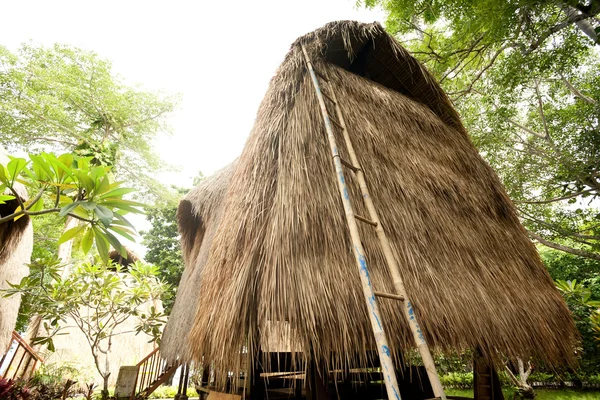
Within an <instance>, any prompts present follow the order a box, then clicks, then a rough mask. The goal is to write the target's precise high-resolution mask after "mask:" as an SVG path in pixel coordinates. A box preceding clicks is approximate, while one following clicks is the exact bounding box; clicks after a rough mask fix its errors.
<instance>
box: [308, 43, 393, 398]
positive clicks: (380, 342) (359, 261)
mask: <svg viewBox="0 0 600 400" xmlns="http://www.w3.org/2000/svg"><path fill="white" fill-rule="evenodd" d="M302 52H303V53H304V58H305V60H306V64H307V66H308V71H309V73H310V76H311V78H312V83H313V85H314V87H315V92H316V94H317V99H318V101H319V106H320V108H321V114H322V116H323V120H324V121H325V129H326V130H327V138H328V139H329V146H330V148H331V154H332V156H333V162H334V165H335V172H336V175H337V178H338V186H339V190H340V195H341V198H342V203H343V204H344V211H345V213H346V221H347V223H348V227H349V229H350V237H351V239H352V245H353V248H354V258H355V259H356V265H357V267H358V269H359V273H360V280H361V283H362V289H363V294H364V296H365V303H366V304H367V308H368V314H369V319H370V320H371V326H372V328H373V333H374V335H375V342H376V343H377V352H378V353H379V359H380V362H381V369H382V372H383V378H384V381H385V387H386V391H387V394H388V399H390V400H392V399H396V400H401V399H400V390H399V388H398V382H397V381H396V372H395V369H394V363H393V362H392V358H391V354H390V348H389V344H388V340H387V336H386V334H385V331H384V330H383V326H382V324H381V321H382V318H381V313H380V311H379V306H378V304H377V299H376V298H375V294H374V292H373V287H372V286H371V278H370V276H369V269H368V267H367V260H366V258H365V255H364V254H365V252H364V249H363V246H362V243H361V240H360V234H359V232H358V226H357V224H356V220H355V219H354V211H353V209H352V204H351V203H350V196H349V194H348V187H347V186H346V179H345V177H344V170H343V167H342V162H341V160H340V154H339V152H338V149H337V144H336V142H335V137H334V135H333V128H332V126H331V120H330V119H329V115H328V113H327V108H326V106H325V101H324V100H323V96H322V93H321V88H320V86H319V81H318V79H317V75H316V74H315V70H314V68H313V65H312V62H311V61H310V57H309V56H308V53H307V52H306V48H305V47H304V45H302Z"/></svg>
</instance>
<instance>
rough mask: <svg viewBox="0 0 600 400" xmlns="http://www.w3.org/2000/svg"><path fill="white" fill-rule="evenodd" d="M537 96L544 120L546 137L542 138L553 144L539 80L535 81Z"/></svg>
mask: <svg viewBox="0 0 600 400" xmlns="http://www.w3.org/2000/svg"><path fill="white" fill-rule="evenodd" d="M535 96H536V97H537V100H538V109H539V110H540V117H541V118H542V124H543V125H544V133H545V136H542V138H544V139H546V140H548V141H549V142H550V143H552V139H551V138H550V132H549V131H548V123H547V122H546V114H544V103H543V102H542V96H541V95H540V86H539V83H538V81H537V79H536V80H535Z"/></svg>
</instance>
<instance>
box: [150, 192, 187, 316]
mask: <svg viewBox="0 0 600 400" xmlns="http://www.w3.org/2000/svg"><path fill="white" fill-rule="evenodd" d="M176 215H177V206H176V205H174V204H171V203H168V204H165V205H162V206H157V207H151V208H149V209H148V210H147V214H146V218H147V219H148V221H149V222H150V224H151V225H152V227H151V228H150V230H148V231H147V232H142V236H143V238H144V241H143V242H142V243H143V244H144V246H146V248H147V249H148V251H147V252H146V256H145V258H146V261H148V262H150V263H152V264H154V265H156V266H158V267H159V275H160V277H161V278H162V279H163V280H164V281H165V282H166V283H168V284H169V287H170V288H169V290H167V291H165V296H164V297H163V299H162V301H163V306H164V308H165V314H167V315H168V314H170V312H171V309H172V308H173V303H174V298H175V292H176V291H177V287H178V286H179V281H180V280H181V274H182V273H183V257H182V255H181V247H180V244H179V232H178V229H177V218H176Z"/></svg>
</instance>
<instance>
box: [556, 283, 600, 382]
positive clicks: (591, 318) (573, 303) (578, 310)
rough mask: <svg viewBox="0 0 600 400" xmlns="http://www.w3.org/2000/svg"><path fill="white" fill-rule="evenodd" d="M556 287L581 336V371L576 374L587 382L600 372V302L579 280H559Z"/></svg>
mask: <svg viewBox="0 0 600 400" xmlns="http://www.w3.org/2000/svg"><path fill="white" fill-rule="evenodd" d="M556 287H557V288H558V290H559V291H560V292H561V294H562V295H563V297H564V298H565V300H566V302H567V305H568V306H569V309H570V310H571V313H572V315H573V319H574V320H575V326H576V327H577V329H578V330H579V333H580V335H581V347H580V348H579V349H578V356H579V370H578V371H576V374H577V375H579V376H578V378H579V379H580V380H585V379H587V377H588V376H591V375H593V374H594V373H597V372H598V371H599V370H600V346H599V345H598V344H599V343H598V340H600V335H598V333H600V324H599V322H600V321H599V320H598V317H597V316H598V312H599V310H600V301H598V300H596V299H595V298H594V297H592V291H591V290H590V289H589V288H587V287H585V286H584V285H582V284H581V283H578V282H577V280H573V281H562V280H557V281H556Z"/></svg>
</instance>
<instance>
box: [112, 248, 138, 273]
mask: <svg viewBox="0 0 600 400" xmlns="http://www.w3.org/2000/svg"><path fill="white" fill-rule="evenodd" d="M125 251H126V253H127V257H123V256H122V255H121V253H120V252H119V251H118V250H116V249H112V250H111V251H109V252H108V258H109V259H110V260H111V261H112V262H114V263H116V264H119V265H121V266H123V267H125V268H128V267H129V265H131V264H134V263H135V262H137V261H143V260H142V259H141V257H140V256H138V255H137V254H136V253H135V252H134V251H133V250H131V249H129V248H127V247H125Z"/></svg>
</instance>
